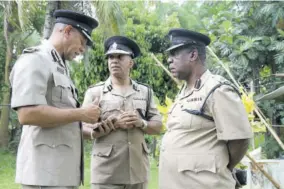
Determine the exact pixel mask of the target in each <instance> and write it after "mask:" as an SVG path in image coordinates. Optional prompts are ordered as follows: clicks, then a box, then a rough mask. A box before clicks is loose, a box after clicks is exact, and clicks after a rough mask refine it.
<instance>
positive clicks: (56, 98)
mask: <svg viewBox="0 0 284 189" xmlns="http://www.w3.org/2000/svg"><path fill="white" fill-rule="evenodd" d="M53 81H54V87H53V88H52V97H51V98H52V101H53V102H54V103H55V105H57V103H60V104H65V105H72V106H74V107H76V102H75V99H74V97H73V94H72V89H71V85H70V81H69V80H68V78H67V77H66V76H65V75H62V74H59V73H57V72H54V73H53Z"/></svg>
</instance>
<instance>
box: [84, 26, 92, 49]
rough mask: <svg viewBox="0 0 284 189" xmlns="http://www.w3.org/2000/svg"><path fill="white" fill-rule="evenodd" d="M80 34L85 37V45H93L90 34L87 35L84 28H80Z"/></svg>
mask: <svg viewBox="0 0 284 189" xmlns="http://www.w3.org/2000/svg"><path fill="white" fill-rule="evenodd" d="M81 32H82V34H83V35H84V36H85V37H86V38H87V46H89V47H92V46H93V40H92V38H91V36H89V35H88V34H87V33H86V32H85V31H84V30H81Z"/></svg>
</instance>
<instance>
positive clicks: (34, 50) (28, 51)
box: [23, 47, 39, 54]
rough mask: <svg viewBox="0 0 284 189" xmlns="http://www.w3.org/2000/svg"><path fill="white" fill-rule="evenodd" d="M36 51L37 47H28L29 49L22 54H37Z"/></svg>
mask: <svg viewBox="0 0 284 189" xmlns="http://www.w3.org/2000/svg"><path fill="white" fill-rule="evenodd" d="M37 51H39V48H38V47H29V48H26V49H24V50H23V54H25V53H34V52H37Z"/></svg>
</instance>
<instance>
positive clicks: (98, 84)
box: [88, 82, 105, 88]
mask: <svg viewBox="0 0 284 189" xmlns="http://www.w3.org/2000/svg"><path fill="white" fill-rule="evenodd" d="M104 84H105V82H99V83H96V84H94V85H90V86H89V87H88V88H93V87H98V86H102V85H104Z"/></svg>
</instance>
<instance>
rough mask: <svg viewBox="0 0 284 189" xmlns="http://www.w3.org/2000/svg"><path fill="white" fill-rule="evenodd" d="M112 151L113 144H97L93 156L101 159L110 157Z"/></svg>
mask: <svg viewBox="0 0 284 189" xmlns="http://www.w3.org/2000/svg"><path fill="white" fill-rule="evenodd" d="M112 149H113V145H112V144H96V145H94V148H93V155H94V156H99V157H109V156H110V154H111V151H112Z"/></svg>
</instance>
